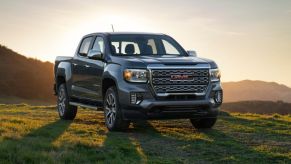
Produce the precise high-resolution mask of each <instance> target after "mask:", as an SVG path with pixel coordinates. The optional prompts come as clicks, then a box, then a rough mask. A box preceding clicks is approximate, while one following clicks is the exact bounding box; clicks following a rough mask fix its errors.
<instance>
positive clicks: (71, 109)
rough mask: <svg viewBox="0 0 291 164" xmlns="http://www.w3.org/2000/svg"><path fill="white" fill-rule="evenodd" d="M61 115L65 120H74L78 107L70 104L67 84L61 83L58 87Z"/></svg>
mask: <svg viewBox="0 0 291 164" xmlns="http://www.w3.org/2000/svg"><path fill="white" fill-rule="evenodd" d="M57 109H58V112H59V116H60V118H61V119H63V120H73V119H74V118H75V117H76V114H77V107H76V106H72V105H70V104H69V97H68V93H67V88H66V85H65V84H61V85H60V86H59V89H58V106H57Z"/></svg>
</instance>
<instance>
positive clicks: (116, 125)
mask: <svg viewBox="0 0 291 164" xmlns="http://www.w3.org/2000/svg"><path fill="white" fill-rule="evenodd" d="M104 117H105V124H106V126H107V128H108V130H110V131H123V130H126V129H127V128H128V126H129V121H127V120H124V119H123V118H122V112H121V109H120V105H119V99H118V95H117V90H116V88H115V87H110V88H109V89H107V91H106V94H105V97H104Z"/></svg>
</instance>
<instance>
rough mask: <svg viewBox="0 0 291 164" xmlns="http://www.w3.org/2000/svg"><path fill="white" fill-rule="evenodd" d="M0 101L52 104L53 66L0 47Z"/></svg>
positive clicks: (53, 98)
mask: <svg viewBox="0 0 291 164" xmlns="http://www.w3.org/2000/svg"><path fill="white" fill-rule="evenodd" d="M0 77H1V78H0V99H1V100H2V101H3V100H5V101H6V102H7V103H9V102H10V103H19V102H18V101H19V100H20V101H24V102H27V101H28V102H32V101H42V102H53V100H55V97H54V96H53V89H52V87H53V85H52V84H53V80H54V79H53V64H52V63H49V62H42V61H39V60H35V59H31V58H26V57H24V56H22V55H20V54H18V53H16V52H14V51H12V50H10V49H8V48H6V47H5V46H1V45H0Z"/></svg>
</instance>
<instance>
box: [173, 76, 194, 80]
mask: <svg viewBox="0 0 291 164" xmlns="http://www.w3.org/2000/svg"><path fill="white" fill-rule="evenodd" d="M191 79H192V78H191V77H190V76H189V75H171V80H191Z"/></svg>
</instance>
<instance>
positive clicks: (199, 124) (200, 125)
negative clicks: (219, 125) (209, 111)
mask: <svg viewBox="0 0 291 164" xmlns="http://www.w3.org/2000/svg"><path fill="white" fill-rule="evenodd" d="M216 120H217V118H216V117H214V118H202V119H190V121H191V123H192V125H193V126H194V127H195V128H196V129H210V128H212V127H213V126H214V124H215V123H216Z"/></svg>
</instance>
